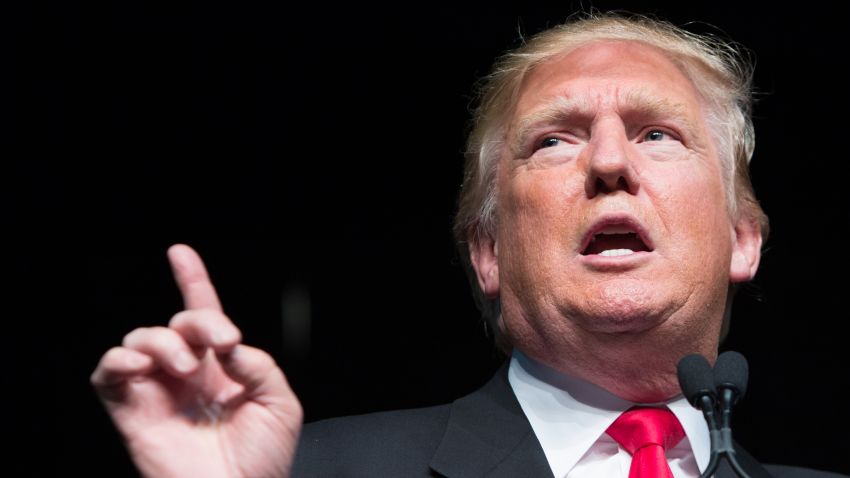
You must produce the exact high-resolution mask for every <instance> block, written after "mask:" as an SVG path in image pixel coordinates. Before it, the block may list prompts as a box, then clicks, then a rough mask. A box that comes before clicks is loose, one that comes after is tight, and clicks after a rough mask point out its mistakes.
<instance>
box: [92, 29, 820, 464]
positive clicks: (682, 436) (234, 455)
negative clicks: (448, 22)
mask: <svg viewBox="0 0 850 478" xmlns="http://www.w3.org/2000/svg"><path fill="white" fill-rule="evenodd" d="M749 82H750V71H749V69H748V68H747V67H746V66H745V65H744V64H743V63H742V62H741V61H740V60H739V59H738V56H737V55H736V53H735V52H734V50H733V49H731V47H729V46H727V45H724V44H720V43H716V42H714V41H711V40H708V39H705V38H699V37H695V36H693V35H690V34H688V33H686V32H683V31H681V30H678V29H676V28H674V27H672V26H670V25H667V24H665V23H660V22H655V21H651V20H646V19H641V18H636V19H626V18H622V17H617V16H601V17H595V18H594V17H591V18H586V19H583V20H578V21H574V22H572V23H569V24H567V25H564V26H561V27H556V28H555V29H552V30H549V31H547V32H544V33H542V34H540V35H538V36H537V37H535V38H534V39H532V40H531V41H529V43H528V44H527V45H525V46H523V47H522V48H521V49H519V50H517V51H516V52H513V53H510V54H508V55H507V56H505V57H504V58H503V59H502V60H501V61H500V62H499V63H498V64H497V66H496V68H495V69H494V73H493V74H492V75H491V76H490V78H489V79H488V83H487V85H486V86H485V88H484V90H483V92H482V93H483V94H482V99H481V105H480V107H479V110H478V112H477V115H476V122H475V127H474V129H473V132H472V134H471V136H470V141H469V148H468V153H467V165H466V173H465V178H464V186H463V189H462V192H461V196H460V207H459V213H458V217H457V220H456V234H457V236H458V238H459V240H460V241H461V243H462V244H463V245H464V247H465V249H464V250H463V251H462V256H463V257H464V258H466V259H468V263H469V265H470V268H471V271H472V273H473V274H474V278H475V279H474V287H475V288H476V294H477V298H478V301H479V304H480V305H481V307H482V310H483V311H484V314H485V317H486V318H487V319H488V321H489V323H490V324H491V326H492V328H493V330H494V333H495V335H496V337H497V342H498V343H499V344H500V346H502V347H503V348H504V349H505V350H506V351H510V352H511V360H510V363H509V364H508V365H507V366H506V367H503V369H502V370H501V371H500V372H499V373H498V374H497V375H496V376H495V377H494V378H493V379H492V380H491V381H490V383H488V384H487V385H486V386H485V387H484V388H482V389H481V390H479V391H478V392H475V393H473V394H471V395H470V396H468V397H464V398H462V399H460V400H458V401H456V402H454V403H453V404H451V405H445V406H440V407H433V408H428V409H421V410H411V411H404V412H389V413H381V414H374V415H369V416H363V417H351V418H343V419H336V420H329V421H325V422H321V423H318V424H314V425H310V426H307V427H305V429H304V430H303V431H302V430H301V409H300V405H299V403H298V400H297V398H296V397H295V396H294V394H293V393H292V391H291V390H290V388H289V386H288V385H287V382H286V379H285V377H284V375H283V373H282V372H281V371H280V369H279V368H278V367H277V366H276V365H275V363H274V361H273V360H272V359H271V358H270V357H269V356H268V355H267V354H265V353H264V352H262V351H260V350H257V349H254V348H251V347H248V346H245V345H242V344H241V343H240V333H239V330H238V329H236V327H235V326H234V325H233V324H232V323H231V322H230V320H229V319H228V318H227V317H226V316H224V315H223V313H222V311H221V306H220V304H219V302H218V298H217V296H216V293H215V290H214V288H213V286H212V285H211V284H210V282H209V279H208V277H207V274H206V272H205V270H204V267H203V264H202V262H201V260H200V258H199V257H198V256H197V254H195V253H194V251H192V250H191V249H189V248H188V247H186V246H174V247H172V248H171V249H170V250H169V259H170V261H171V264H172V267H173V270H174V275H175V278H176V281H177V284H178V286H179V287H180V290H181V292H182V294H183V297H184V302H185V306H186V310H185V311H183V312H181V313H179V314H177V315H176V316H175V317H174V318H173V319H172V320H171V322H170V324H169V326H168V327H154V328H144V329H137V330H135V331H133V332H131V333H130V334H128V335H127V336H126V337H125V339H124V342H123V344H122V346H121V347H116V348H113V349H111V350H110V351H108V352H107V353H106V354H105V355H104V357H103V358H102V360H101V362H100V364H99V365H98V367H97V369H96V370H95V372H94V373H93V375H92V382H93V384H94V385H95V387H96V389H97V390H98V393H99V394H100V396H101V398H102V400H103V402H104V404H105V406H106V408H107V410H108V411H109V413H110V414H111V416H112V418H113V420H114V422H115V423H116V425H117V427H118V429H119V431H120V432H121V433H122V435H123V436H124V437H125V439H126V442H127V447H128V449H129V451H130V453H131V455H132V457H133V459H134V461H135V463H136V464H137V466H138V467H139V469H140V470H141V471H142V473H143V474H145V475H147V476H204V477H214V476H249V477H260V476H285V475H287V474H288V473H289V472H290V471H293V472H294V474H295V475H305V476H328V475H330V476H481V475H488V476H557V477H562V476H568V477H580V476H626V475H627V474H629V473H630V470H633V471H634V470H637V469H638V468H640V466H638V465H636V463H641V460H645V459H646V458H641V457H646V456H648V455H647V453H648V452H646V451H644V450H643V449H644V448H647V449H650V448H651V451H650V452H649V453H653V454H654V455H653V456H655V457H658V456H660V457H661V463H658V464H657V467H656V468H652V470H651V471H650V472H649V473H650V475H638V476H669V475H668V474H672V475H673V476H677V477H678V476H699V474H700V470H703V469H705V467H706V466H707V462H708V430H707V427H706V425H705V423H704V421H703V420H702V417H701V415H700V413H699V412H697V411H696V410H694V409H693V408H691V407H690V406H689V405H688V404H687V403H686V401H685V400H684V399H683V398H681V397H680V393H679V386H678V382H677V380H676V374H675V366H676V363H677V362H678V360H679V359H680V358H681V357H682V356H684V355H687V354H690V353H699V354H701V355H703V356H705V357H707V358H709V359H710V360H713V359H714V358H715V357H716V355H717V348H718V344H719V341H720V337H721V335H722V334H723V333H724V330H723V328H724V323H726V317H727V315H728V311H729V304H730V302H731V293H730V292H731V291H732V290H733V289H734V286H735V284H738V283H741V282H745V281H748V280H750V279H752V278H753V276H754V275H755V273H756V270H757V269H758V264H759V258H760V249H761V245H762V240H763V238H764V237H765V236H766V234H767V220H766V217H765V216H764V214H763V213H762V211H761V209H760V208H759V206H758V203H757V202H756V200H755V198H754V195H753V193H752V188H751V186H750V184H749V180H748V175H747V163H748V161H749V158H750V157H751V155H752V151H753V133H752V124H751V122H750V119H749V106H750V97H749V88H750V85H749ZM637 404H640V405H642V406H641V407H639V408H635V407H634V406H635V405H637ZM647 410H650V412H648V413H650V414H657V415H658V416H659V417H661V418H658V420H659V423H660V422H664V423H665V427H668V428H669V431H665V433H664V436H665V438H664V439H663V440H661V441H662V442H664V443H663V446H662V445H661V444H654V445H652V446H651V447H645V446H644V445H638V446H635V440H634V438H633V436H634V435H635V433H624V432H623V431H622V429H623V427H622V426H620V425H621V424H623V422H624V420H626V421H628V420H629V418H628V417H633V416H635V415H632V414H631V413H632V412H633V411H637V412H639V413H642V414H644V413H645V412H647ZM623 417H626V418H623ZM639 421H641V422H643V421H644V419H643V418H641V419H640V420H639ZM668 425H669V426H668ZM674 436H675V438H673V437H674ZM299 440H300V441H299ZM739 453H740V454H741V461H742V464H743V465H744V467H745V469H746V470H747V472H748V473H749V474H750V475H751V476H769V475H768V473H773V474H774V475H775V476H803V475H798V474H796V472H795V471H794V470H793V469H790V468H783V467H771V468H764V467H762V466H761V465H759V464H758V463H757V462H756V461H755V460H753V459H752V458H750V457H749V456H748V455H747V454H746V453H745V452H743V451H741V452H739ZM293 467H294V468H293ZM635 473H637V471H635ZM719 473H720V475H722V476H732V475H730V473H731V471H730V470H728V469H722V470H720V472H719ZM805 473H806V474H805V476H816V475H813V474H812V473H814V472H808V471H807V472H805Z"/></svg>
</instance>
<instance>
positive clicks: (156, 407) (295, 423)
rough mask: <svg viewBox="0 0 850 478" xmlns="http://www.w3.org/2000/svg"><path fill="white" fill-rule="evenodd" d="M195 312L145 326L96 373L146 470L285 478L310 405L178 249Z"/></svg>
mask: <svg viewBox="0 0 850 478" xmlns="http://www.w3.org/2000/svg"><path fill="white" fill-rule="evenodd" d="M168 255H169V259H170V260H171V266H172V269H173V271H174V277H175V279H176V281H177V285H178V286H179V287H180V290H181V292H182V294H183V301H184V304H185V307H186V310H185V311H183V312H180V313H178V314H177V315H175V316H174V318H173V319H172V320H171V322H170V323H169V325H168V327H152V328H140V329H136V330H134V331H132V332H130V333H129V334H127V336H126V337H125V338H124V342H123V344H122V345H121V346H120V347H115V348H113V349H111V350H109V351H108V352H107V353H106V354H104V356H103V358H102V359H101V361H100V363H99V364H98V366H97V369H96V370H95V371H94V373H93V374H92V377H91V381H92V384H93V385H94V386H95V389H96V390H97V392H98V395H99V396H100V398H101V401H102V402H103V404H104V406H105V407H106V410H107V411H108V412H109V414H110V416H111V417H112V420H113V422H114V423H115V425H116V427H117V428H118V431H119V432H120V433H121V434H122V436H123V437H124V439H125V441H126V444H127V448H128V450H129V452H130V455H131V456H132V458H133V461H134V462H135V464H136V466H137V467H138V469H139V471H140V472H141V473H142V474H143V475H144V476H150V477H154V476H155V477H185V476H203V477H207V478H209V477H213V478H214V477H252V478H254V477H272V476H275V477H279V476H287V474H288V473H289V469H290V467H291V465H292V459H293V456H294V453H295V447H296V445H297V442H298V435H299V432H300V430H301V420H302V411H301V406H300V404H299V402H298V399H297V398H296V397H295V395H294V394H293V393H292V390H291V389H290V388H289V385H288V384H287V382H286V378H285V377H284V375H283V372H281V370H280V368H278V367H277V365H276V364H275V362H274V360H273V359H272V358H271V357H270V356H269V355H268V354H266V353H265V352H263V351H261V350H258V349H255V348H253V347H249V346H246V345H242V344H240V340H241V334H240V332H239V330H238V329H237V328H236V327H235V326H234V325H233V323H232V322H231V321H230V319H228V318H227V317H226V316H225V315H224V313H223V312H222V309H221V305H220V304H219V300H218V297H217V296H216V292H215V289H214V288H213V286H212V284H211V283H210V280H209V277H208V275H207V272H206V270H205V268H204V265H203V263H202V262H201V259H200V257H198V255H197V254H196V253H195V251H193V250H192V249H190V248H189V247H187V246H183V245H177V246H173V247H172V248H171V249H170V250H169V254H168Z"/></svg>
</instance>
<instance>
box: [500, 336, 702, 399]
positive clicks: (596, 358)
mask: <svg viewBox="0 0 850 478" xmlns="http://www.w3.org/2000/svg"><path fill="white" fill-rule="evenodd" d="M576 344H578V345H579V346H580V348H578V349H576V348H567V347H565V346H564V345H565V344H559V345H560V346H558V345H555V344H540V343H539V342H538V343H531V344H528V343H524V344H522V345H517V348H518V349H519V350H520V351H521V352H522V353H524V354H525V355H527V356H528V357H530V358H532V359H534V360H536V361H537V362H539V363H541V364H543V365H546V366H548V367H550V368H552V369H554V370H555V371H558V372H560V373H563V374H566V375H570V376H573V377H576V378H579V379H581V380H584V381H587V382H589V383H591V384H593V385H595V386H597V387H600V388H602V389H604V390H606V391H608V392H609V393H612V394H614V395H616V396H617V397H619V398H621V399H624V400H628V401H631V402H636V403H657V402H663V401H667V400H669V399H671V398H673V397H675V396H677V395H679V394H680V393H681V389H680V387H679V381H678V378H677V375H676V365H677V364H678V362H679V360H680V359H681V358H682V357H684V356H685V355H688V354H691V353H699V354H701V355H703V356H705V357H706V358H708V359H709V361H712V362H713V361H714V358H715V357H716V354H717V341H716V340H714V341H703V342H696V343H695V342H694V341H687V340H682V341H671V340H659V338H658V337H653V336H644V334H593V335H591V336H588V337H578V340H573V341H571V342H570V345H576ZM552 351H558V352H559V353H552Z"/></svg>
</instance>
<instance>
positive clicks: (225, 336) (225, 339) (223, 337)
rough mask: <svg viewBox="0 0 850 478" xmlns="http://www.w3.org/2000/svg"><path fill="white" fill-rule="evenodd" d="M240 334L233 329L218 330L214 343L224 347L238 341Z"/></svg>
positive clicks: (215, 333)
mask: <svg viewBox="0 0 850 478" xmlns="http://www.w3.org/2000/svg"><path fill="white" fill-rule="evenodd" d="M237 336H238V334H237V333H236V331H234V330H232V329H225V330H217V331H215V332H214V333H213V336H212V339H213V343H214V344H216V345H224V344H227V343H230V342H233V341H234V340H236V338H237Z"/></svg>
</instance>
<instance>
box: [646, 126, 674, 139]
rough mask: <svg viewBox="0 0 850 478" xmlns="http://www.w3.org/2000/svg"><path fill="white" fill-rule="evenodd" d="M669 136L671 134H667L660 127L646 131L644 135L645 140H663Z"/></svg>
mask: <svg viewBox="0 0 850 478" xmlns="http://www.w3.org/2000/svg"><path fill="white" fill-rule="evenodd" d="M668 136H670V135H669V134H667V133H666V132H664V131H661V130H660V129H654V130H651V131H649V132H648V133H646V134H645V135H644V137H643V140H644V141H661V140H663V139H665V138H667V137H668Z"/></svg>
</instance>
